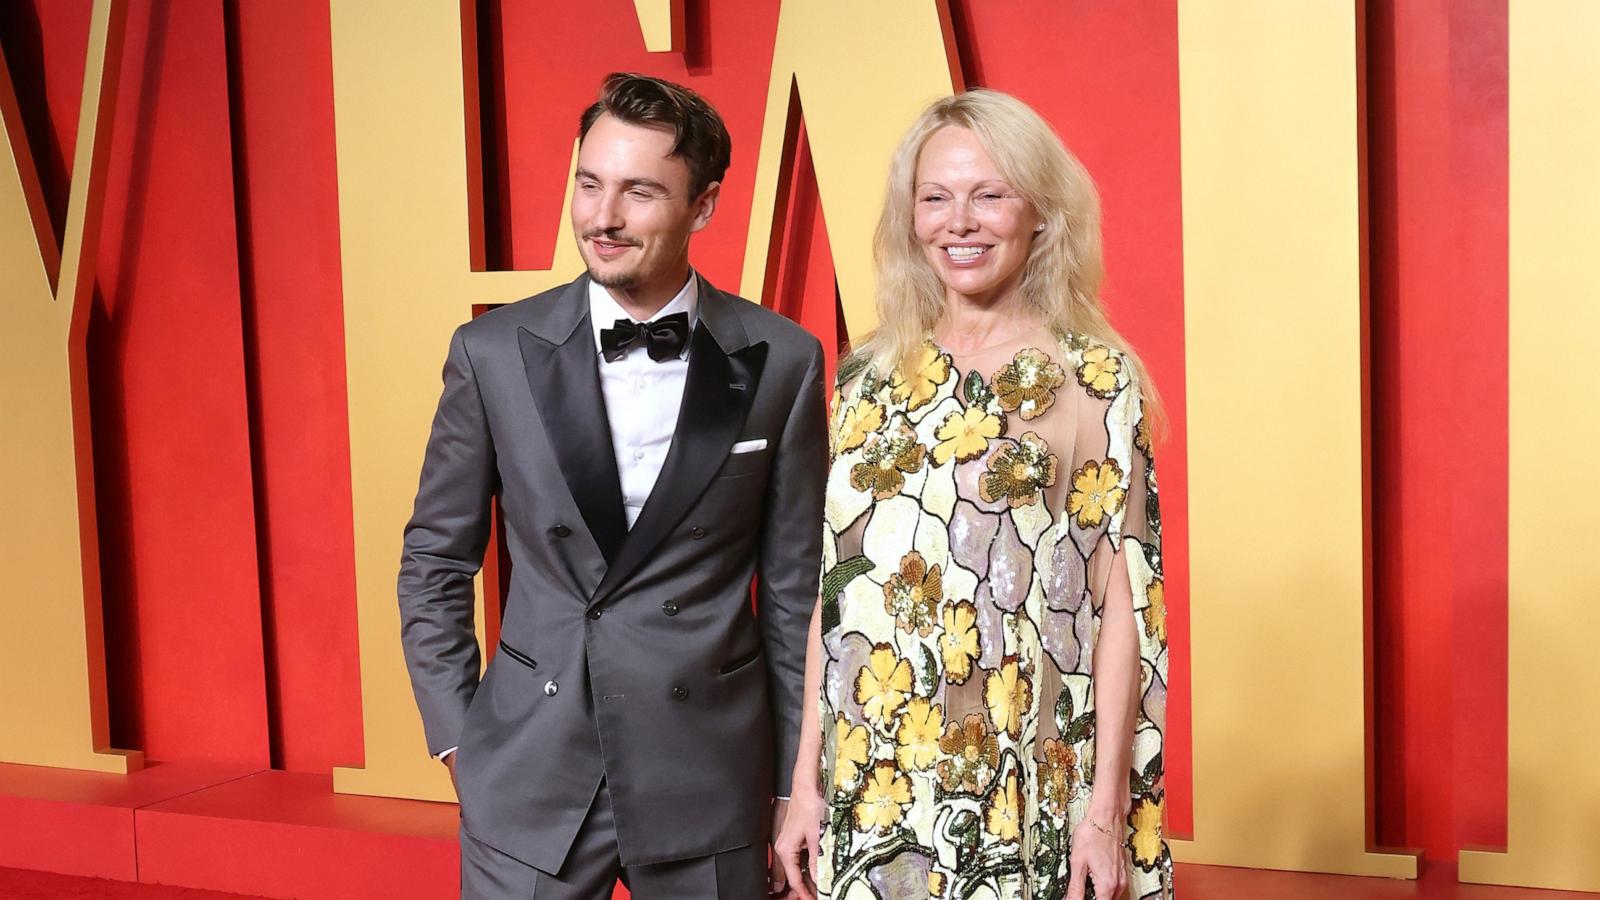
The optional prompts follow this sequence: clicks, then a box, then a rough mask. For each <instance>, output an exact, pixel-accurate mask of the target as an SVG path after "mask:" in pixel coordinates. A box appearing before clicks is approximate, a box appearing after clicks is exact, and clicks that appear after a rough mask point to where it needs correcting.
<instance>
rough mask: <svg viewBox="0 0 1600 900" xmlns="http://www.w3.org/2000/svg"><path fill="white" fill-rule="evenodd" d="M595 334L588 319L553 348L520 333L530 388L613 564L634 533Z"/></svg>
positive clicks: (586, 519) (571, 486)
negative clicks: (630, 531) (624, 500)
mask: <svg viewBox="0 0 1600 900" xmlns="http://www.w3.org/2000/svg"><path fill="white" fill-rule="evenodd" d="M592 335H593V331H592V329H591V328H590V326H589V324H588V316H587V315H586V316H585V317H584V321H583V322H580V323H579V324H578V327H577V328H576V329H574V330H573V332H572V334H571V335H570V336H569V337H568V338H567V340H566V343H563V344H552V343H550V342H549V341H546V340H545V339H543V338H541V337H539V336H537V335H535V334H533V333H532V332H530V331H528V330H527V329H526V328H523V329H520V330H519V332H518V334H517V340H518V342H519V343H520V344H521V346H522V364H523V367H524V368H525V369H526V370H527V373H528V388H529V389H530V390H532V391H533V400H534V403H535V404H537V405H538V407H539V418H540V419H541V420H542V421H543V422H544V427H545V434H546V435H548V436H549V438H550V446H551V447H552V448H554V449H555V454H556V462H557V463H559V464H560V466H561V474H562V476H563V477H564V478H566V481H567V489H568V490H570V491H571V492H572V499H573V501H574V502H576V503H577V504H578V511H579V512H580V513H582V515H583V524H584V526H585V527H587V528H588V531H589V534H590V535H592V536H593V537H594V542H595V544H596V545H597V546H599V548H600V554H601V555H602V556H604V557H605V559H606V563H607V565H609V564H610V563H611V562H612V561H613V560H614V559H616V556H617V552H618V551H619V550H620V549H621V547H622V539H623V537H624V536H626V535H627V533H628V520H627V518H626V517H625V514H624V513H623V509H622V482H621V479H620V478H618V477H617V458H616V455H615V453H614V452H613V450H612V447H611V425H610V422H609V421H608V420H607V418H606V402H605V396H604V395H603V394H602V393H601V392H600V370H599V362H598V361H597V358H596V357H597V353H596V351H595V348H594V339H593V337H592Z"/></svg>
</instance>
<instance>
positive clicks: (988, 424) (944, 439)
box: [933, 406, 1004, 466]
mask: <svg viewBox="0 0 1600 900" xmlns="http://www.w3.org/2000/svg"><path fill="white" fill-rule="evenodd" d="M1003 427H1004V426H1003V425H1002V424H1001V422H1000V417H999V416H994V415H990V414H989V413H988V412H986V411H984V410H983V409H980V408H978V407H976V406H974V407H972V408H970V409H967V410H963V411H960V412H952V413H951V414H950V415H948V416H946V417H945V420H944V422H943V424H941V425H940V426H939V430H938V431H936V432H934V436H935V437H937V438H938V439H939V443H938V444H936V445H934V448H933V461H934V462H936V463H938V464H939V465H941V466H942V465H944V464H945V463H947V462H949V461H950V459H951V457H954V458H955V459H956V460H958V461H960V462H966V461H967V460H969V459H977V458H978V457H980V456H982V455H983V451H985V450H987V449H989V441H990V440H992V439H994V438H997V437H999V436H1000V432H1001V430H1002V429H1003Z"/></svg>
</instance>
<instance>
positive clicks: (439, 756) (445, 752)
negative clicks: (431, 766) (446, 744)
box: [433, 747, 461, 762]
mask: <svg viewBox="0 0 1600 900" xmlns="http://www.w3.org/2000/svg"><path fill="white" fill-rule="evenodd" d="M459 749H461V748H460V747H451V748H450V749H448V750H440V751H439V752H438V753H436V754H434V757H433V758H434V759H437V760H438V761H440V762H444V761H445V757H447V756H449V755H450V754H452V753H454V752H456V751H457V750H459Z"/></svg>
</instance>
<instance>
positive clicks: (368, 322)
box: [330, 0, 583, 800]
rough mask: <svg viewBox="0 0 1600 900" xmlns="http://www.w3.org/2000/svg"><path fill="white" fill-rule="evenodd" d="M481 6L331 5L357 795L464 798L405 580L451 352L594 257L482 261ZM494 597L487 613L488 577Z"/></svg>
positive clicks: (339, 779) (572, 249) (361, 0)
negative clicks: (476, 170) (471, 29)
mask: <svg viewBox="0 0 1600 900" xmlns="http://www.w3.org/2000/svg"><path fill="white" fill-rule="evenodd" d="M470 7H471V4H465V5H463V4H461V3H459V2H448V0H435V2H416V3H409V4H406V6H405V9H404V11H403V14H402V13H401V11H398V10H396V9H394V8H392V7H389V6H384V5H380V4H373V3H369V2H367V0H332V3H331V4H330V13H331V21H332V27H333V99H334V111H335V117H336V133H335V141H336V143H337V147H338V154H339V241H340V250H341V254H342V256H341V259H342V264H343V267H344V318H345V363H346V366H347V368H348V378H349V403H350V470H351V471H350V484H351V491H352V499H353V500H354V505H355V548H356V603H357V615H358V619H359V623H360V624H359V629H358V638H359V641H360V645H361V712H362V723H363V725H364V734H365V742H366V761H365V765H364V767H362V768H341V769H335V770H334V788H335V790H338V791H341V792H346V793H359V794H378V795H384V796H394V797H415V798H418V799H429V800H451V799H454V795H453V794H452V793H451V791H450V781H449V779H448V778H447V777H446V775H445V770H444V767H443V766H441V765H439V764H438V763H436V762H433V761H432V760H431V759H429V758H428V755H427V752H426V745H425V743H424V741H423V737H422V724H421V720H420V719H419V717H418V715H417V708H416V705H415V703H414V701H413V700H412V695H411V688H410V683H409V681H408V680H407V675H406V668H405V660H404V658H403V657H402V655H401V652H400V614H399V608H398V606H397V605H396V602H395V593H394V591H395V568H396V566H398V565H399V561H400V533H401V528H402V527H403V526H404V525H405V522H406V519H407V518H408V517H409V515H410V512H411V498H412V496H413V495H414V494H415V493H416V488H417V472H418V471H419V470H420V469H421V467H422V451H423V446H424V444H425V443H426V440H427V435H428V423H429V421H430V420H431V418H432V414H433V406H434V403H435V401H436V400H437V399H438V397H439V366H440V364H441V361H442V360H443V358H444V347H445V344H446V342H447V341H448V339H449V336H450V332H451V330H453V329H454V328H455V327H456V326H457V325H459V324H460V323H462V322H463V321H465V320H466V319H468V318H469V317H470V316H471V311H472V305H473V304H475V303H506V302H510V301H512V300H516V299H518V298H520V297H524V296H527V295H529V294H533V293H537V292H538V291H540V290H543V289H545V288H547V287H553V286H555V285H556V284H558V283H562V282H565V281H567V280H568V279H570V278H571V277H572V276H573V274H574V273H576V272H579V271H581V270H582V266H583V263H582V262H581V260H580V259H579V258H578V252H577V247H576V246H575V245H574V244H573V242H572V241H570V240H563V241H561V242H560V243H558V244H557V250H556V255H555V260H554V263H553V265H552V271H551V272H474V271H473V270H472V269H473V266H472V251H471V247H470V234H471V223H470V221H469V214H468V206H467V204H468V196H469V194H468V181H467V146H468V141H467V124H466V123H467V114H466V106H465V97H464V89H463V82H462V75H463V71H464V70H463V69H462V62H463V61H462V28H463V21H462V10H463V8H470ZM569 195H570V190H569ZM569 202H570V196H569ZM562 221H566V217H565V216H563V218H562ZM478 597H479V616H478V621H479V623H480V624H481V623H482V621H483V616H482V597H483V593H482V590H481V585H480V590H479V593H478Z"/></svg>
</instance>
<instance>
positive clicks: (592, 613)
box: [589, 606, 605, 622]
mask: <svg viewBox="0 0 1600 900" xmlns="http://www.w3.org/2000/svg"><path fill="white" fill-rule="evenodd" d="M604 614H605V609H603V608H602V607H599V606H596V607H595V608H594V609H591V610H589V618H591V619H594V620H595V621H597V622H598V621H599V620H600V617H601V616H602V615H604Z"/></svg>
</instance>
